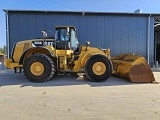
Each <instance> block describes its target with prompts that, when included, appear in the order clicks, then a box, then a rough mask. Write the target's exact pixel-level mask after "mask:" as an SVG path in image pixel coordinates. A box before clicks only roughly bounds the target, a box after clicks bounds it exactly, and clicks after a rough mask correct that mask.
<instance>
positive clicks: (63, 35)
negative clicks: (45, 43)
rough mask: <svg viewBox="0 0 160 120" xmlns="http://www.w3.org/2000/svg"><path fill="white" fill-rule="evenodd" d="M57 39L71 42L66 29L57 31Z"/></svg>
mask: <svg viewBox="0 0 160 120" xmlns="http://www.w3.org/2000/svg"><path fill="white" fill-rule="evenodd" d="M55 39H56V40H57V41H69V37H68V35H67V30H66V29H59V30H56V34H55Z"/></svg>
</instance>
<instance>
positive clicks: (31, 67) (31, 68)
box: [23, 54, 56, 83]
mask: <svg viewBox="0 0 160 120" xmlns="http://www.w3.org/2000/svg"><path fill="white" fill-rule="evenodd" d="M23 68H24V74H25V76H26V77H27V78H28V79H29V80H30V81H32V82H36V83H40V82H45V81H48V80H49V79H50V78H51V77H52V76H53V75H54V74H55V72H56V69H55V64H54V62H53V60H52V59H51V58H50V57H48V56H47V55H44V54H34V55H31V56H30V57H29V58H27V59H26V60H25V63H24V67H23Z"/></svg>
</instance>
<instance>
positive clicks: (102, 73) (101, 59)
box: [84, 55, 112, 82]
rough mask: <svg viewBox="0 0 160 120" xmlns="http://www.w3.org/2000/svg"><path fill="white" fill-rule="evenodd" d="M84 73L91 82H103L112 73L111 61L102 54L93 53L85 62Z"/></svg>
mask: <svg viewBox="0 0 160 120" xmlns="http://www.w3.org/2000/svg"><path fill="white" fill-rule="evenodd" d="M84 71H85V75H86V77H87V78H88V79H89V80H90V81H93V82H103V81H105V80H107V79H108V78H109V77H110V76H111V73H112V63H111V61H110V60H109V59H108V58H107V57H105V56H104V55H93V56H91V57H90V58H89V59H88V60H87V62H86V64H85V70H84Z"/></svg>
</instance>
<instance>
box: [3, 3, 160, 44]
mask: <svg viewBox="0 0 160 120" xmlns="http://www.w3.org/2000/svg"><path fill="white" fill-rule="evenodd" d="M3 9H9V10H51V11H52V10H53V11H56V10H57V11H88V12H121V13H133V12H134V11H135V10H137V9H141V10H142V13H160V5H159V0H0V47H3V46H4V45H5V44H6V22H5V12H4V11H3Z"/></svg>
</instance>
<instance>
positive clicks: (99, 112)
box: [0, 69, 160, 120]
mask: <svg viewBox="0 0 160 120" xmlns="http://www.w3.org/2000/svg"><path fill="white" fill-rule="evenodd" d="M154 75H155V77H156V80H159V78H160V73H159V72H154ZM0 119H1V120H22V119H23V120H138V119H139V120H144V119H146V120H159V119H160V84H152V83H147V84H139V83H137V84H135V83H130V82H128V81H126V80H124V79H121V78H118V77H115V76H111V77H110V78H109V79H108V80H107V81H105V82H100V83H95V82H89V81H87V80H84V79H83V78H82V77H78V76H75V75H74V76H73V75H65V76H55V77H53V78H52V79H51V80H50V81H48V82H45V83H32V82H30V81H29V80H27V79H26V77H25V76H24V74H23V73H21V74H20V73H16V74H15V73H14V71H12V70H8V69H0Z"/></svg>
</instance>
